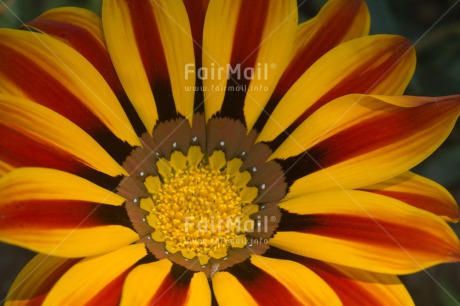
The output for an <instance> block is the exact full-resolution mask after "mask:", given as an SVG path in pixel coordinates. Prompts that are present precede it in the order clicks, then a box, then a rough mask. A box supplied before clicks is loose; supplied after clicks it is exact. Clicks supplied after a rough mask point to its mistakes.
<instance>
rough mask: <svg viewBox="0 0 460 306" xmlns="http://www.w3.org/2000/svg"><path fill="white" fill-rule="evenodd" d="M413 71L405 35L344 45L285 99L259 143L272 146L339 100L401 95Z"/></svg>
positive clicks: (322, 60) (313, 68)
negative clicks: (356, 95)
mask: <svg viewBox="0 0 460 306" xmlns="http://www.w3.org/2000/svg"><path fill="white" fill-rule="evenodd" d="M414 69H415V51H414V48H413V47H412V44H411V43H410V42H409V41H408V40H407V39H405V38H403V37H400V36H390V35H373V36H365V37H361V38H357V39H353V40H350V41H348V42H345V43H342V44H340V45H339V46H337V47H335V48H334V49H332V50H331V51H329V52H327V53H326V54H325V55H324V56H322V57H321V58H320V59H319V60H318V61H316V62H315V63H314V64H313V65H312V66H311V67H310V68H309V69H308V70H307V71H306V72H305V73H304V74H303V75H302V76H301V78H299V80H298V81H297V82H296V83H295V84H294V85H293V86H292V87H291V88H290V90H289V91H288V92H287V93H286V94H285V95H284V97H283V99H282V100H281V101H280V102H279V104H278V105H277V106H276V108H275V109H274V111H273V113H272V115H271V117H270V119H269V120H268V121H267V123H266V125H265V126H264V128H263V130H262V132H261V134H260V136H259V140H260V141H270V142H271V146H272V147H273V148H276V147H277V146H278V145H280V144H281V143H282V142H283V141H284V140H285V139H286V138H287V133H288V134H290V133H292V132H293V131H294V130H295V129H296V128H297V127H298V126H299V125H300V124H302V122H303V121H305V120H306V119H307V118H308V117H309V116H310V115H311V114H313V113H314V112H315V111H316V110H318V109H319V108H320V107H321V106H323V105H325V104H327V103H328V102H330V101H332V100H334V99H336V98H339V97H341V96H345V95H348V94H359V93H362V94H380V95H401V94H402V93H403V91H404V89H405V88H406V86H407V84H408V83H409V81H410V79H411V77H412V74H413V71H414ZM293 109H294V110H295V111H292V110H293ZM286 132H287V133H286Z"/></svg>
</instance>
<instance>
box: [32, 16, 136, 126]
mask: <svg viewBox="0 0 460 306" xmlns="http://www.w3.org/2000/svg"><path fill="white" fill-rule="evenodd" d="M101 23H102V21H101V18H100V17H99V16H98V15H96V14H95V13H93V12H91V11H89V10H86V9H82V8H77V7H63V8H57V9H52V10H49V11H46V12H45V13H44V14H42V15H40V16H39V17H37V18H35V19H34V20H32V21H30V22H28V23H27V24H26V26H27V27H32V28H34V29H36V30H39V31H40V32H43V33H46V34H48V35H51V36H53V37H55V38H57V39H60V40H61V41H63V42H65V43H66V44H68V45H70V46H71V47H72V48H74V49H75V50H77V51H78V52H79V53H80V54H82V55H83V56H84V57H85V58H86V59H87V60H88V61H89V62H90V63H91V64H92V65H93V66H94V67H95V68H96V69H97V71H99V73H100V74H101V75H102V76H103V77H104V79H105V80H106V82H107V83H108V84H109V86H110V87H111V88H112V90H113V92H114V93H115V94H116V96H117V98H118V101H120V104H121V105H122V107H123V109H124V111H125V112H126V114H127V115H128V117H129V119H130V122H131V124H132V125H133V127H134V129H135V130H136V132H137V134H138V135H141V134H142V133H144V132H145V127H144V126H143V124H142V121H141V120H140V118H139V116H138V115H137V113H136V111H135V110H134V108H133V106H132V104H131V102H130V101H129V99H128V97H127V96H126V93H125V91H124V89H123V87H122V85H121V83H120V81H119V79H118V76H117V74H116V72H115V69H114V67H113V64H112V61H111V59H110V56H109V53H108V51H107V47H106V46H105V41H104V37H103V33H102V24H101Z"/></svg>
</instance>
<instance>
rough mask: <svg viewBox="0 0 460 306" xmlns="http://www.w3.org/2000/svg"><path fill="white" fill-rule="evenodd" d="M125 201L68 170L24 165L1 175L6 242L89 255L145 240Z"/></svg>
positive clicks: (0, 229) (0, 236)
mask: <svg viewBox="0 0 460 306" xmlns="http://www.w3.org/2000/svg"><path fill="white" fill-rule="evenodd" d="M124 201H125V200H124V199H123V198H122V197H120V196H118V195H116V194H114V193H112V192H109V191H107V190H105V189H103V188H102V187H99V186H97V185H94V184H93V183H91V182H89V181H86V180H84V179H82V178H79V177H77V176H74V175H71V174H68V173H66V172H61V171H56V170H51V169H42V168H19V169H16V170H13V171H11V172H9V173H8V174H6V175H5V176H3V177H2V178H0V216H1V219H2V222H1V223H0V240H2V241H5V242H8V243H11V244H15V245H20V246H23V247H26V248H29V249H32V250H34V251H37V252H42V253H48V254H55V255H56V256H62V257H83V256H90V255H95V254H100V253H103V252H107V251H111V250H113V249H116V248H118V247H121V246H123V245H126V244H129V243H132V242H134V241H136V240H137V239H139V236H138V234H137V233H136V232H135V231H133V230H132V226H131V222H130V220H129V217H128V215H127V212H126V209H125V208H124V206H122V204H123V203H124Z"/></svg>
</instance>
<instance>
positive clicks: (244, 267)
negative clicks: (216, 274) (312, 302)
mask: <svg viewBox="0 0 460 306" xmlns="http://www.w3.org/2000/svg"><path fill="white" fill-rule="evenodd" d="M227 271H228V272H230V273H231V274H233V275H234V276H235V277H236V278H237V279H238V281H239V282H240V283H241V284H242V285H243V286H244V288H245V289H246V291H247V292H248V293H249V294H250V295H251V296H252V297H253V299H254V300H255V301H256V302H257V303H258V304H259V305H302V304H301V303H300V302H299V300H297V299H296V298H295V297H294V296H293V294H292V293H291V292H290V291H289V289H287V288H286V287H285V286H283V285H282V284H281V283H280V282H278V281H277V280H276V279H275V278H274V277H273V276H271V275H270V274H268V273H266V272H265V271H263V270H261V269H259V268H258V267H256V266H254V265H252V264H251V263H250V262H249V261H245V262H243V263H241V264H237V265H235V266H233V267H231V268H229V269H228V270H227ZM267 290H269V291H267Z"/></svg>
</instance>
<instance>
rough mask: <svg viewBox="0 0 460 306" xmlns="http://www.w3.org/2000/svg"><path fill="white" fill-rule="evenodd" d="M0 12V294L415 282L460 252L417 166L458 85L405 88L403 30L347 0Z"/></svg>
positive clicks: (254, 292)
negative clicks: (7, 19)
mask: <svg viewBox="0 0 460 306" xmlns="http://www.w3.org/2000/svg"><path fill="white" fill-rule="evenodd" d="M25 28H26V29H29V30H31V31H26V30H24V29H23V30H9V29H2V30H0V79H1V82H0V92H1V94H0V112H1V116H2V122H1V125H0V128H1V134H2V137H3V139H2V141H1V145H0V146H1V150H0V170H1V173H2V177H1V178H0V190H1V191H0V219H1V223H0V240H1V241H4V242H8V243H11V244H15V245H19V246H23V247H26V248H29V249H31V250H34V251H37V252H38V253H39V255H37V256H36V257H35V258H34V259H32V261H31V262H30V263H29V264H28V265H27V266H26V267H25V268H24V269H23V271H22V272H21V273H20V274H19V275H18V277H17V279H16V281H15V282H14V284H13V285H12V287H11V289H10V293H9V295H8V297H7V302H6V305H16V304H20V303H24V304H26V305H28V304H38V303H41V302H43V303H44V304H46V305H50V304H57V305H61V304H71V305H73V304H78V305H80V304H104V305H112V304H117V303H119V302H120V303H121V304H122V305H150V304H153V303H158V304H160V305H163V304H168V303H173V302H174V303H177V304H184V303H187V304H190V305H210V304H212V303H214V302H216V303H218V304H219V305H238V304H241V305H243V304H244V305H246V304H264V305H271V304H276V305H278V304H280V303H283V304H286V305H291V304H307V305H335V304H345V305H348V304H356V303H359V304H363V303H364V304H371V305H378V304H402V305H407V304H411V303H412V302H411V298H410V296H409V295H408V293H407V292H406V290H405V288H404V286H403V285H402V284H401V283H400V281H399V279H398V278H397V276H396V275H398V274H407V273H412V272H415V271H419V270H421V269H424V268H426V267H429V266H432V265H435V264H439V263H444V262H458V261H459V260H460V244H459V241H458V238H457V237H456V236H455V234H454V233H453V231H452V230H451V228H450V227H449V226H448V224H447V222H456V221H458V217H459V211H458V207H457V205H456V203H455V201H454V200H453V198H452V197H451V196H450V195H449V194H448V192H447V191H446V190H445V189H444V188H443V187H441V186H439V185H438V184H436V183H435V182H432V181H430V180H428V179H426V178H423V177H421V176H419V175H416V174H414V173H412V172H409V170H410V169H411V168H412V167H414V166H415V165H417V164H418V163H419V162H421V161H422V160H423V159H425V158H426V157H427V156H429V155H430V154H431V153H432V152H433V151H434V150H435V149H436V148H437V147H438V146H439V145H440V143H441V142H442V141H443V140H444V139H445V138H446V137H447V135H448V134H449V132H450V130H451V129H452V126H453V124H454V123H455V121H456V119H457V118H458V116H459V114H460V96H459V95H457V96H446V97H437V98H427V97H413V96H403V95H402V93H403V91H404V89H405V87H406V86H407V84H408V82H409V80H410V78H411V76H412V73H413V71H414V68H415V54H414V50H413V47H412V45H411V43H410V42H409V41H407V40H406V39H404V38H402V37H398V36H391V35H373V36H367V34H368V30H369V16H368V11H367V7H366V5H365V3H364V2H363V1H359V0H353V1H344V0H332V1H329V2H328V4H326V5H325V6H324V8H323V9H322V10H321V12H320V13H319V15H318V16H317V17H316V18H314V19H312V20H310V21H308V22H306V23H303V24H300V25H298V22H297V7H296V2H295V1H291V0H289V1H288V0H286V1H276V0H273V1H243V0H238V1H236V0H235V1H232V2H230V1H217V0H216V1H214V0H212V1H210V2H209V3H208V1H205V0H203V1H198V2H197V1H193V2H192V1H189V0H184V1H179V0H177V1H173V0H151V1H148V0H142V1H141V0H139V1H135V2H134V1H127V0H105V1H104V4H103V8H102V18H101V19H100V18H99V17H98V16H96V15H94V14H93V13H91V12H89V11H86V10H84V9H78V8H61V9H55V10H51V11H48V12H46V13H44V14H43V15H41V16H39V17H38V18H36V19H35V20H33V21H31V22H29V23H28V24H26V25H25Z"/></svg>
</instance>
